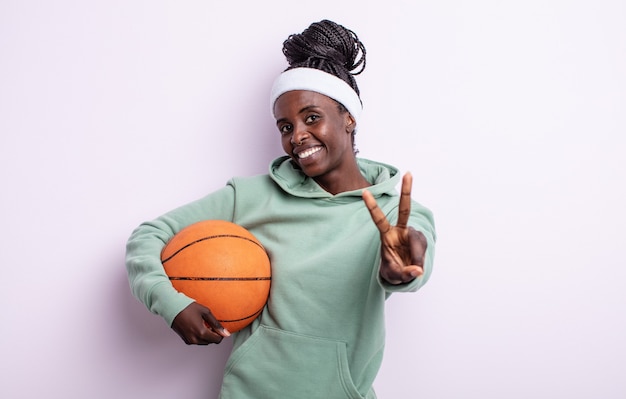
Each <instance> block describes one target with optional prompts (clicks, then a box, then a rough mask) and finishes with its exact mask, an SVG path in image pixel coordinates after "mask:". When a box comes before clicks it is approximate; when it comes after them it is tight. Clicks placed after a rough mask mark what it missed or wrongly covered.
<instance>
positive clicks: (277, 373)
mask: <svg viewBox="0 0 626 399" xmlns="http://www.w3.org/2000/svg"><path fill="white" fill-rule="evenodd" d="M358 164H359V167H360V169H361V173H362V174H363V176H365V178H366V179H367V180H368V181H369V182H370V183H371V184H372V186H370V187H368V190H369V191H370V192H371V193H372V194H373V195H374V196H375V197H376V200H377V202H378V205H379V206H380V208H381V209H382V210H383V212H384V213H385V214H386V215H387V218H388V219H389V221H390V222H391V223H394V224H395V220H396V218H397V208H398V201H399V196H398V194H397V192H396V190H395V187H396V186H397V185H398V184H399V182H400V175H399V174H398V171H397V169H395V168H394V167H391V166H389V165H384V164H381V163H376V162H373V161H368V160H365V159H358ZM208 219H222V220H228V221H232V222H234V223H237V224H239V225H241V226H243V227H245V228H247V229H248V230H250V231H251V232H252V233H253V234H254V235H255V236H256V237H257V238H258V239H259V240H260V241H261V243H262V244H263V246H264V247H265V249H266V250H267V252H268V254H269V257H270V261H271V265H272V285H271V292H270V297H269V300H268V302H267V306H266V307H265V309H264V311H263V312H262V314H261V315H260V316H259V317H258V318H257V319H256V320H255V321H254V322H253V323H252V324H251V325H250V326H248V327H246V328H244V329H243V330H241V331H239V332H237V333H235V334H234V335H233V339H234V342H233V351H232V354H231V356H230V358H229V360H228V362H227V364H226V370H225V375H224V381H223V384H222V392H221V395H220V398H222V399H264V398H267V399H283V398H294V399H295V398H297V399H314V398H320V399H322V398H323V399H335V398H336V399H340V398H375V394H374V391H373V389H372V384H373V382H374V378H375V377H376V374H377V372H378V370H379V368H380V365H381V362H382V356H383V348H384V335H385V330H384V303H385V299H386V298H387V297H388V296H389V295H390V294H391V293H392V292H407V291H415V290H417V289H418V288H419V287H421V286H422V285H423V284H424V283H425V282H426V281H427V280H428V278H429V276H430V274H431V270H432V265H433V256H434V244H435V231H434V223H433V218H432V214H431V212H430V211H429V210H428V209H426V208H424V207H423V206H421V205H419V204H418V203H416V202H415V201H413V202H412V207H411V217H410V220H409V225H411V226H412V227H414V228H415V229H417V230H419V231H421V232H422V233H424V235H425V236H426V239H427V241H428V249H427V253H426V257H425V264H424V274H423V275H422V276H421V277H419V278H417V279H415V280H413V281H412V282H410V283H408V284H403V285H390V284H388V283H386V282H384V281H382V280H381V279H380V277H379V273H378V268H379V262H380V238H379V233H378V230H377V229H376V226H375V224H374V223H373V221H372V219H371V217H370V214H369V211H368V210H367V208H366V207H365V204H364V202H363V200H362V198H361V190H355V191H350V192H344V193H340V194H337V195H332V194H330V193H328V192H326V191H325V190H323V189H322V188H321V187H320V186H319V185H317V183H315V181H314V180H313V179H311V178H309V177H307V176H305V175H304V174H303V173H302V172H301V171H299V170H298V169H296V168H294V167H293V166H292V163H291V161H290V160H289V158H288V157H282V158H278V159H277V160H275V161H274V162H272V164H271V165H270V171H269V174H268V175H261V176H254V177H247V178H233V179H231V180H230V181H229V182H228V184H227V185H226V186H225V187H224V188H222V189H221V190H218V191H216V192H214V193H212V194H209V195H208V196H206V197H204V198H202V199H200V200H198V201H195V202H192V203H190V204H188V205H185V206H182V207H180V208H178V209H175V210H173V211H171V212H169V213H167V214H165V215H163V216H161V217H159V218H157V219H156V220H154V221H152V222H147V223H143V224H142V225H141V226H139V227H138V228H137V229H136V230H135V231H134V232H133V234H132V235H131V237H130V239H129V241H128V245H127V258H126V259H127V269H128V275H129V281H130V285H131V289H132V291H133V294H134V295H135V296H136V297H137V298H138V299H139V300H141V301H142V302H143V303H144V304H146V306H147V307H148V308H149V309H150V311H152V312H153V313H156V314H159V315H161V316H162V317H163V318H164V319H165V321H166V322H167V323H168V324H169V325H171V323H172V321H173V319H174V317H176V315H177V314H178V313H179V312H180V311H182V310H183V309H184V308H185V307H186V306H187V305H189V304H190V303H191V302H192V299H190V298H188V297H186V296H185V295H183V294H181V293H178V292H176V291H175V290H174V288H173V287H172V285H171V284H170V282H169V279H168V277H167V276H166V275H165V272H164V271H163V267H162V265H161V262H160V252H161V249H162V248H163V246H164V245H165V243H166V242H167V241H168V240H169V239H170V238H171V237H172V236H173V235H174V234H176V233H177V232H178V231H180V230H181V229H182V228H184V227H186V226H188V225H190V224H192V223H195V222H198V221H201V220H208Z"/></svg>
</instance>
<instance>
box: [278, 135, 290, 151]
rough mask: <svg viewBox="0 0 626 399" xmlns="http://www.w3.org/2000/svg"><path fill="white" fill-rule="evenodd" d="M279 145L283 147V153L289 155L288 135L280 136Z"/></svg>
mask: <svg viewBox="0 0 626 399" xmlns="http://www.w3.org/2000/svg"><path fill="white" fill-rule="evenodd" d="M280 144H281V145H282V146H283V151H285V152H286V153H287V154H289V155H291V150H292V146H291V137H290V136H289V135H285V136H280Z"/></svg>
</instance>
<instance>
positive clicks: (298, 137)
mask: <svg viewBox="0 0 626 399" xmlns="http://www.w3.org/2000/svg"><path fill="white" fill-rule="evenodd" d="M308 137H309V133H308V132H307V131H306V126H304V125H302V124H298V125H297V126H294V127H293V134H292V135H291V144H292V145H302V143H303V142H304V140H306V139H307V138H308Z"/></svg>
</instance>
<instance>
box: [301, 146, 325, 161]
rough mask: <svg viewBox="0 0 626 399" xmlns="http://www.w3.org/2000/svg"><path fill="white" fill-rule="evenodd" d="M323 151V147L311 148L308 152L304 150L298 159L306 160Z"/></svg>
mask: <svg viewBox="0 0 626 399" xmlns="http://www.w3.org/2000/svg"><path fill="white" fill-rule="evenodd" d="M321 150H322V147H313V148H309V149H308V150H304V151H302V152H301V153H299V154H297V157H298V159H305V158H308V157H310V156H311V155H313V154H315V153H317V152H319V151H321Z"/></svg>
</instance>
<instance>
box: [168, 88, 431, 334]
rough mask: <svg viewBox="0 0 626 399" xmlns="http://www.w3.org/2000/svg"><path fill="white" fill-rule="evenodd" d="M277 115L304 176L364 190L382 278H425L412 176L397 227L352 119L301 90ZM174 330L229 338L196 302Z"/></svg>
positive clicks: (331, 188) (281, 103) (406, 180)
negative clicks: (380, 200) (363, 158)
mask: <svg viewBox="0 0 626 399" xmlns="http://www.w3.org/2000/svg"><path fill="white" fill-rule="evenodd" d="M274 115H275V117H276V126H277V128H278V131H279V132H280V135H281V143H282V146H283V150H284V151H285V153H287V155H289V156H290V157H291V159H292V160H293V162H294V163H295V164H296V165H297V166H298V167H299V168H300V169H302V172H303V173H304V174H306V175H307V176H309V177H311V178H312V179H314V180H315V181H316V182H317V183H318V184H319V185H320V186H321V187H322V188H324V189H325V190H326V191H328V192H329V193H331V194H337V193H341V192H345V191H352V190H359V189H363V201H364V202H365V206H366V207H367V209H368V210H369V212H370V215H371V217H372V220H373V221H374V223H375V224H376V227H377V228H378V231H379V234H380V241H381V248H382V249H381V265H380V276H381V277H382V278H383V279H384V280H385V281H387V282H388V283H390V284H394V285H397V284H405V283H408V282H410V281H412V280H413V279H415V278H416V277H419V276H421V275H422V274H423V273H424V255H425V253H426V247H427V242H426V237H424V235H423V234H422V233H421V232H419V231H417V230H415V229H414V228H412V227H410V226H408V225H407V223H408V220H409V215H410V213H411V186H412V176H411V174H410V173H407V174H406V175H404V176H403V179H402V189H401V194H400V204H399V208H398V222H397V224H396V225H395V226H392V225H391V224H390V223H389V221H388V220H387V218H386V217H385V214H384V213H383V211H382V210H381V209H380V208H379V207H378V204H377V203H376V199H375V198H374V196H373V195H372V194H371V193H370V192H369V191H367V190H366V188H367V187H369V186H370V183H369V182H368V181H367V180H366V179H365V178H364V177H363V175H361V172H360V171H359V167H358V164H357V161H356V155H355V153H354V149H353V135H352V133H353V132H354V129H355V127H356V123H355V120H354V118H353V117H352V116H351V115H350V113H348V112H347V111H345V109H343V108H342V107H341V106H340V105H339V104H338V103H337V102H336V101H335V100H333V99H331V98H329V97H326V96H324V95H322V94H319V93H316V92H311V91H302V90H296V91H289V92H287V93H285V94H283V95H281V96H280V97H279V98H278V99H277V100H276V103H275V105H274ZM306 152H308V154H305V153H306ZM303 154H304V155H305V156H303ZM172 329H173V330H174V331H176V333H177V334H178V335H179V336H180V337H181V338H182V339H183V341H185V343H186V344H188V345H192V344H196V345H208V344H211V343H220V342H221V341H222V339H223V338H224V337H228V336H230V333H229V332H228V331H227V330H226V329H224V328H223V327H222V326H221V325H220V323H219V322H218V321H217V320H216V319H215V317H214V316H213V314H212V313H211V311H210V309H208V308H206V307H204V306H202V305H200V304H198V303H196V302H194V303H192V304H190V305H189V306H187V307H186V308H185V309H183V311H182V312H180V313H179V314H178V315H177V316H176V317H175V318H174V321H173V323H172Z"/></svg>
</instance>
